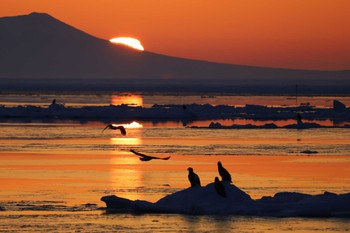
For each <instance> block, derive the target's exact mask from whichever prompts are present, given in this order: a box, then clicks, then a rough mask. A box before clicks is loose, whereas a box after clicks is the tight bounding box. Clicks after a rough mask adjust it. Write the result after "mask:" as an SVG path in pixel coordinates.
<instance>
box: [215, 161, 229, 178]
mask: <svg viewBox="0 0 350 233" xmlns="http://www.w3.org/2000/svg"><path fill="white" fill-rule="evenodd" d="M218 171H219V174H220V176H221V179H222V181H228V182H230V183H232V179H231V175H230V173H229V172H228V171H227V170H226V169H225V168H224V167H223V166H222V164H221V162H220V161H219V162H218Z"/></svg>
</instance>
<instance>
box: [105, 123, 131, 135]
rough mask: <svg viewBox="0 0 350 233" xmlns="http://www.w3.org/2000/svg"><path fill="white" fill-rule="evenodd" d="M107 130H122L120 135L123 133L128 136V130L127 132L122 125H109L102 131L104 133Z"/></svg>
mask: <svg viewBox="0 0 350 233" xmlns="http://www.w3.org/2000/svg"><path fill="white" fill-rule="evenodd" d="M106 129H113V130H116V129H119V130H120V133H121V134H122V135H126V130H125V128H124V126H122V125H115V124H109V125H107V126H106V127H105V128H104V129H103V130H102V133H103V131H105V130H106Z"/></svg>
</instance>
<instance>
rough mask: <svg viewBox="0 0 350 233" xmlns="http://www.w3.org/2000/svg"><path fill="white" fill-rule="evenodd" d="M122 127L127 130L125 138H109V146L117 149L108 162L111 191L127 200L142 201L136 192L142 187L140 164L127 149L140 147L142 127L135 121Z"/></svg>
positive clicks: (140, 195)
mask: <svg viewBox="0 0 350 233" xmlns="http://www.w3.org/2000/svg"><path fill="white" fill-rule="evenodd" d="M122 125H123V126H124V127H125V128H126V129H128V131H127V132H128V133H127V136H126V137H113V138H110V144H111V145H112V146H115V147H116V148H117V149H115V150H114V151H112V155H111V158H110V162H109V164H110V167H111V170H110V185H111V189H112V190H115V193H116V194H117V195H118V193H120V194H119V195H121V196H123V197H125V198H128V199H132V200H136V199H142V198H143V196H142V194H140V192H139V191H138V189H139V188H140V187H142V186H143V181H142V180H143V176H144V174H143V172H142V171H141V170H140V167H139V166H140V164H141V163H142V162H141V161H140V160H139V158H138V157H137V156H135V155H134V154H132V153H131V152H129V151H128V149H127V148H128V147H130V149H131V148H132V147H134V146H139V145H142V137H141V135H142V134H141V130H142V128H143V125H142V124H140V123H138V122H136V121H134V122H131V123H126V124H122ZM129 135H130V136H129ZM119 148H121V149H119Z"/></svg>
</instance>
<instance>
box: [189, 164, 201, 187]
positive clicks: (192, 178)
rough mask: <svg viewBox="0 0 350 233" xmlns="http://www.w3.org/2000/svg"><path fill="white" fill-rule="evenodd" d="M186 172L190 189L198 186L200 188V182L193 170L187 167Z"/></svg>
mask: <svg viewBox="0 0 350 233" xmlns="http://www.w3.org/2000/svg"><path fill="white" fill-rule="evenodd" d="M187 171H188V180H189V181H190V183H191V187H195V186H199V187H201V180H200V179H199V176H198V175H197V174H196V173H194V172H193V168H191V167H189V168H187Z"/></svg>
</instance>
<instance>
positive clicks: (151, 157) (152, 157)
mask: <svg viewBox="0 0 350 233" xmlns="http://www.w3.org/2000/svg"><path fill="white" fill-rule="evenodd" d="M130 151H131V152H132V153H134V154H135V155H138V156H141V158H140V160H141V161H150V160H152V159H162V160H168V159H170V156H169V157H165V158H159V157H154V156H149V155H145V154H142V153H139V152H136V151H135V150H130Z"/></svg>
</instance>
